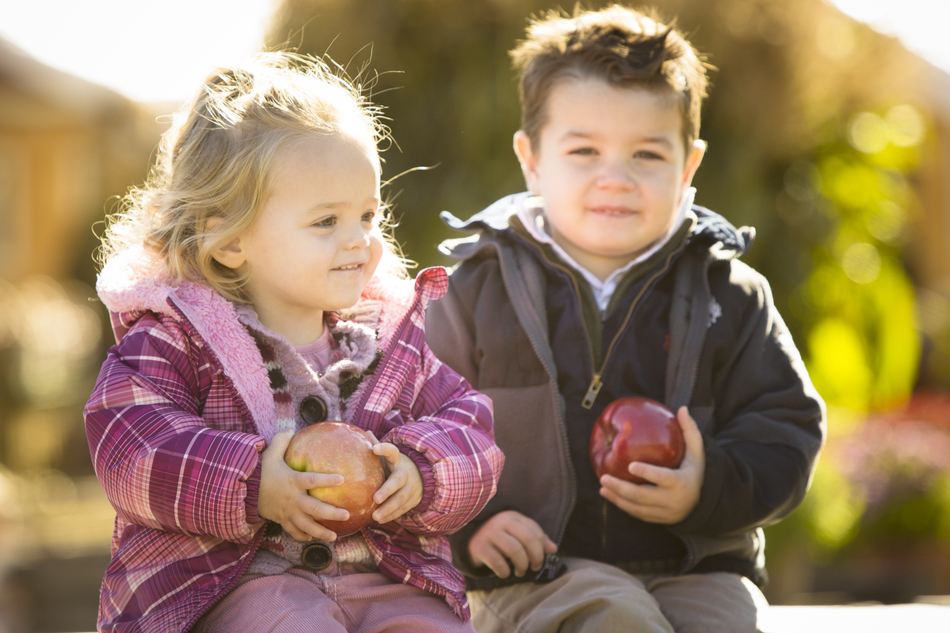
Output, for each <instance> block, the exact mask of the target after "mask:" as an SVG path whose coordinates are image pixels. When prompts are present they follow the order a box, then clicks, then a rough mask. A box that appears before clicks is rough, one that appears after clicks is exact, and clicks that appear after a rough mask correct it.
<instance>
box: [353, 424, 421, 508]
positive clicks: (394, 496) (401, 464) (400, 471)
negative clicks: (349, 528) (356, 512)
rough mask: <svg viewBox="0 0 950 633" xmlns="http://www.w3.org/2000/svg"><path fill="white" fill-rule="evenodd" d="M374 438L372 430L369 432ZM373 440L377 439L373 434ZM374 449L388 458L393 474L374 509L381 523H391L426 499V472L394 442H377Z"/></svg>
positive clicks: (384, 486)
mask: <svg viewBox="0 0 950 633" xmlns="http://www.w3.org/2000/svg"><path fill="white" fill-rule="evenodd" d="M366 433H367V434H368V435H369V436H370V437H373V435H372V433H370V432H369V431H367V432H366ZM373 442H376V438H375V437H373ZM373 452H374V453H376V454H377V455H379V456H380V457H382V458H383V459H385V460H386V465H387V466H388V467H389V471H390V475H389V477H388V478H387V479H386V481H385V482H384V483H383V485H382V486H381V487H380V488H379V490H377V491H376V494H375V495H373V501H375V502H376V503H378V504H380V506H379V507H378V508H376V511H375V512H373V520H374V521H376V522H377V523H388V522H390V521H393V520H395V519H398V518H399V517H401V516H402V515H404V514H405V513H407V512H409V511H410V510H412V509H413V508H415V507H416V506H417V505H419V502H420V501H422V474H421V473H420V472H419V469H418V468H417V467H416V465H415V463H414V462H413V461H412V460H411V459H409V457H407V456H406V455H404V454H402V453H400V452H399V449H398V448H396V446H395V445H393V444H388V443H385V442H380V443H376V444H375V445H374V446H373Z"/></svg>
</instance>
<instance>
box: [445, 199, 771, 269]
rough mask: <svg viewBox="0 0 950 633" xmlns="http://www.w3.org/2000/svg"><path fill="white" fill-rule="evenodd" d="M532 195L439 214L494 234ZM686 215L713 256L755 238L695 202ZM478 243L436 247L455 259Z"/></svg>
mask: <svg viewBox="0 0 950 633" xmlns="http://www.w3.org/2000/svg"><path fill="white" fill-rule="evenodd" d="M532 197H533V196H532V194H531V193H530V192H527V191H525V192H521V193H516V194H511V195H508V196H505V197H504V198H501V199H499V200H497V201H495V202H494V203H492V204H491V205H489V206H488V207H486V208H485V209H483V210H482V211H479V212H478V213H476V214H475V215H473V216H472V217H470V218H469V219H468V220H460V219H459V218H457V217H455V216H454V215H452V214H451V213H450V212H448V211H443V212H442V213H441V214H440V217H441V218H442V221H443V222H445V224H446V225H448V226H449V227H450V228H453V229H456V230H459V231H478V232H482V233H487V234H489V235H492V236H497V235H499V234H503V233H506V232H508V231H509V230H510V228H511V219H512V217H514V216H516V215H518V214H519V212H520V210H521V209H522V208H523V207H524V206H525V204H526V203H528V202H529V200H530V199H531V198H532ZM686 215H687V216H693V217H695V219H696V222H695V223H694V224H693V228H692V230H691V232H690V236H689V239H690V241H691V242H693V241H695V242H697V243H704V244H707V245H708V247H709V248H710V251H711V252H712V254H713V256H714V257H715V258H716V259H732V258H736V257H741V256H742V255H744V254H745V253H746V252H747V251H748V250H749V247H751V246H752V241H753V240H754V239H755V229H753V228H752V227H747V226H744V227H741V228H736V227H735V226H733V225H732V224H731V223H730V222H729V221H728V220H726V219H725V218H724V217H723V216H721V215H719V214H718V213H716V212H714V211H711V210H709V209H707V208H705V207H702V206H699V205H697V204H693V205H691V207H690V209H689V210H688V211H686ZM477 243H478V236H471V237H467V238H460V239H449V240H445V241H444V242H442V244H440V245H439V250H440V251H441V252H442V253H444V254H446V255H448V256H450V257H453V258H455V259H467V258H468V257H471V256H472V255H473V254H474V253H475V252H476V251H477V250H478V249H479V246H476V244H477Z"/></svg>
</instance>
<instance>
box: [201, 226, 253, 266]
mask: <svg viewBox="0 0 950 633" xmlns="http://www.w3.org/2000/svg"><path fill="white" fill-rule="evenodd" d="M223 221H224V218H220V217H213V218H208V220H207V221H206V222H205V233H214V232H215V228H217V226H218V225H219V224H221V222H223ZM211 257H212V258H213V259H214V261H216V262H218V263H219V264H221V265H222V266H226V267H228V268H232V269H236V268H240V267H241V266H242V265H243V264H244V261H245V256H244V252H243V251H242V250H241V238H240V237H236V238H234V239H233V240H231V241H230V242H228V243H227V244H226V245H224V246H222V247H221V248H218V249H216V250H215V251H214V252H213V253H211Z"/></svg>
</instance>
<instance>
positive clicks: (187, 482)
mask: <svg viewBox="0 0 950 633" xmlns="http://www.w3.org/2000/svg"><path fill="white" fill-rule="evenodd" d="M232 390H233V387H232V386H231V385H230V381H228V380H227V378H226V377H225V376H224V375H223V373H222V372H221V371H220V370H219V369H218V365H217V363H216V362H215V359H214V358H213V356H212V354H211V353H210V352H209V351H207V349H206V348H204V347H203V346H200V345H198V344H196V342H195V341H192V340H191V339H190V338H189V337H188V335H187V334H186V332H185V331H184V330H183V329H182V326H181V325H180V324H179V323H177V322H176V321H175V320H174V319H172V318H171V317H168V316H157V315H154V314H147V315H145V316H143V317H142V318H141V319H139V321H138V322H137V323H136V324H135V325H134V326H133V327H132V329H131V330H130V331H129V332H128V333H127V334H126V335H125V336H124V337H123V338H122V340H121V342H120V343H119V344H118V345H117V346H115V347H113V348H112V349H110V350H109V353H108V356H107V358H106V361H105V363H104V364H103V366H102V370H101V372H100V374H99V378H98V380H97V382H96V386H95V389H94V390H93V393H92V395H91V397H90V398H89V402H88V403H87V405H86V409H85V411H84V416H85V422H86V435H87V438H88V441H89V449H90V452H91V454H92V461H93V465H94V467H95V469H96V475H97V476H98V478H99V481H100V483H101V485H102V487H103V489H104V490H105V493H106V496H107V497H108V498H109V501H110V502H111V503H112V505H113V507H114V508H115V509H116V512H117V513H118V515H119V516H120V517H121V518H122V519H123V520H125V521H128V522H130V523H135V524H138V525H144V526H147V527H152V528H155V529H159V530H164V531H169V532H177V533H182V534H188V535H213V536H218V537H220V538H223V539H226V540H229V541H235V542H244V541H249V540H250V539H251V538H252V537H253V534H254V532H255V530H256V529H257V528H258V527H260V526H261V525H263V520H262V519H261V518H260V517H259V516H258V514H257V501H258V499H257V497H258V487H259V484H260V457H259V453H260V452H261V451H262V450H263V449H264V445H265V441H264V438H262V437H260V436H257V435H252V434H249V433H246V432H243V429H244V428H245V427H244V421H243V420H242V416H241V414H240V412H239V410H238V408H237V407H236V406H234V404H233V400H232V396H231V393H232ZM245 415H246V414H245Z"/></svg>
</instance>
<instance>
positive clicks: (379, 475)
mask: <svg viewBox="0 0 950 633" xmlns="http://www.w3.org/2000/svg"><path fill="white" fill-rule="evenodd" d="M284 461H285V462H287V465H288V466H290V467H291V468H293V469H294V470H296V471H300V472H313V473H328V474H338V475H343V483H342V484H340V485H339V486H331V487H327V488H312V489H310V490H308V491H307V492H308V493H309V494H310V496H312V497H316V498H317V499H319V500H321V501H323V502H325V503H329V504H330V505H332V506H335V507H337V508H343V509H345V510H346V511H347V512H349V513H350V518H349V519H347V520H346V521H324V520H321V521H320V524H321V525H323V526H325V527H326V528H328V529H330V530H333V531H334V532H336V534H337V536H347V535H348V534H353V533H354V532H358V531H359V530H361V529H362V528H363V527H364V526H365V525H366V524H368V523H369V522H370V521H371V520H372V514H373V510H375V509H376V508H377V507H379V504H377V503H375V502H374V501H373V495H374V494H376V491H377V490H379V488H380V486H382V485H383V482H384V481H385V480H386V473H385V472H384V471H383V464H382V462H381V461H380V459H379V456H378V455H376V454H375V453H373V443H372V442H371V441H370V439H369V438H368V437H367V436H366V434H365V433H364V432H363V431H362V430H360V429H359V428H358V427H355V426H353V425H352V424H347V423H346V422H318V423H316V424H311V425H310V426H308V427H307V428H305V429H303V430H302V431H299V432H297V433H296V434H295V435H294V436H293V437H292V438H291V439H290V444H289V445H288V446H287V451H286V452H285V453H284Z"/></svg>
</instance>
